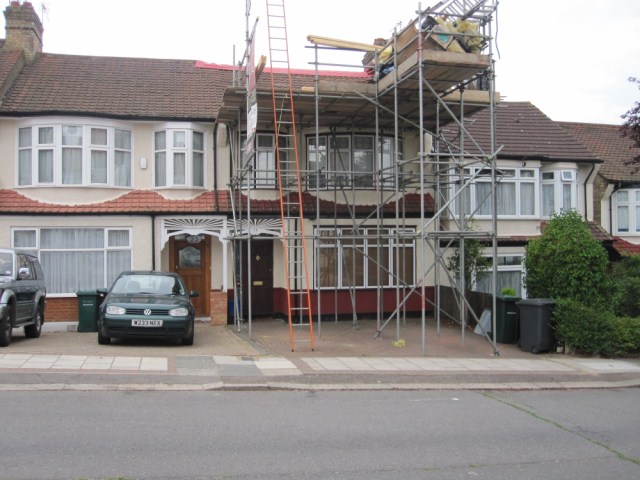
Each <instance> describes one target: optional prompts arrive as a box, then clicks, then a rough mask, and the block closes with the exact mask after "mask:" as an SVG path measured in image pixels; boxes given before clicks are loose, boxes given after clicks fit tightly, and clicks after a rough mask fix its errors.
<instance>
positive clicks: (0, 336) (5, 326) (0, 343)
mask: <svg viewBox="0 0 640 480" xmlns="http://www.w3.org/2000/svg"><path fill="white" fill-rule="evenodd" d="M12 317H13V309H12V308H10V309H9V313H8V314H7V315H6V316H5V317H4V318H3V319H2V320H0V347H7V346H9V344H10V343H11V334H12V333H13V318H12Z"/></svg>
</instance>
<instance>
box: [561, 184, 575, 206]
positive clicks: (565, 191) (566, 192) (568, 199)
mask: <svg viewBox="0 0 640 480" xmlns="http://www.w3.org/2000/svg"><path fill="white" fill-rule="evenodd" d="M572 191H573V186H572V185H571V184H566V183H564V184H562V208H563V209H565V210H569V209H570V208H573V201H572V195H571V193H572Z"/></svg>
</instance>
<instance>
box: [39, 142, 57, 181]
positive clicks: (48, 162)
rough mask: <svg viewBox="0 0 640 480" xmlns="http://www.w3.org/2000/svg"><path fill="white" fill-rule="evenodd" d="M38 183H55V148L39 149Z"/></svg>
mask: <svg viewBox="0 0 640 480" xmlns="http://www.w3.org/2000/svg"><path fill="white" fill-rule="evenodd" d="M38 183H53V150H39V151H38Z"/></svg>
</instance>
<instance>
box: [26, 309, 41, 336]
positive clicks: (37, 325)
mask: <svg viewBox="0 0 640 480" xmlns="http://www.w3.org/2000/svg"><path fill="white" fill-rule="evenodd" d="M40 333H42V308H40V307H38V310H37V311H36V316H35V318H34V323H33V324H32V325H27V326H26V327H24V336H25V337H28V338H38V337H39V336H40Z"/></svg>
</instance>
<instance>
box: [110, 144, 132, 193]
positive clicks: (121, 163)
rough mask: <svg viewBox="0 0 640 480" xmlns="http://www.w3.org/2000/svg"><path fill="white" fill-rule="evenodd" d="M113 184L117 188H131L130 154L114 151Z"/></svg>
mask: <svg viewBox="0 0 640 480" xmlns="http://www.w3.org/2000/svg"><path fill="white" fill-rule="evenodd" d="M113 173H114V179H113V181H114V184H115V185H117V186H119V187H130V186H131V152H123V151H116V152H115V164H114V172H113Z"/></svg>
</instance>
